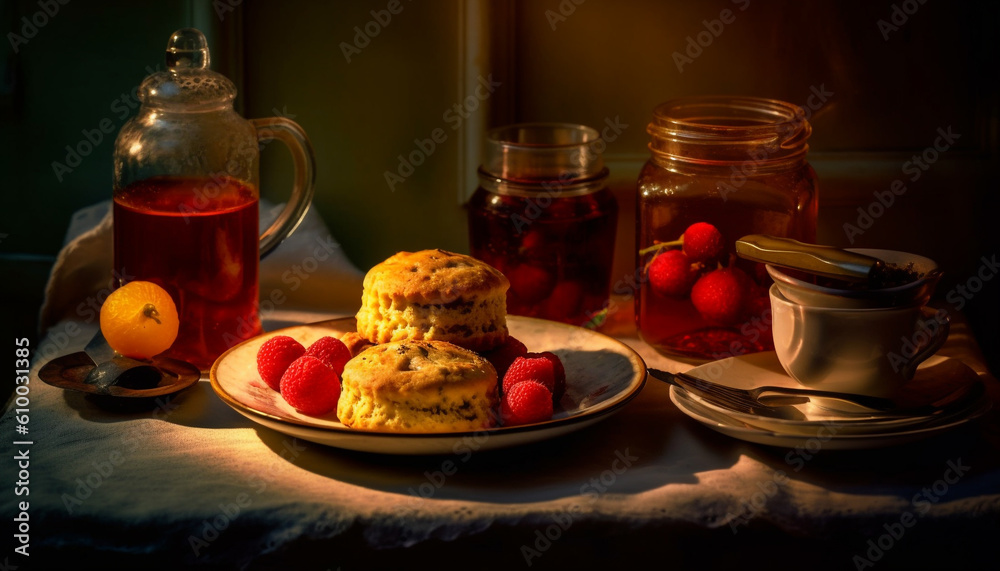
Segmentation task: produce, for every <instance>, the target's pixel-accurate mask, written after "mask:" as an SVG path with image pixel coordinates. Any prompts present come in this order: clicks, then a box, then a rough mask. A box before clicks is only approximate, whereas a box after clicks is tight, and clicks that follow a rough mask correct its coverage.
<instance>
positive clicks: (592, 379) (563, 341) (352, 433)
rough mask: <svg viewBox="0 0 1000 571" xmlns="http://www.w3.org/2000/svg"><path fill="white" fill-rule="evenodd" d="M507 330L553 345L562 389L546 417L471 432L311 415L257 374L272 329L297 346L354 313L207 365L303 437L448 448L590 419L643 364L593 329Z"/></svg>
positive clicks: (235, 399)
mask: <svg viewBox="0 0 1000 571" xmlns="http://www.w3.org/2000/svg"><path fill="white" fill-rule="evenodd" d="M507 326H508V328H509V329H510V334H511V335H513V336H514V337H516V338H517V339H519V340H521V342H523V343H524V344H525V346H527V347H528V350H529V351H532V352H541V351H552V352H553V353H555V354H557V355H559V358H560V359H561V360H562V362H563V365H564V367H565V368H566V385H567V386H566V394H565V395H564V396H563V399H562V401H561V402H560V403H559V405H558V406H557V407H556V411H555V413H554V414H553V418H552V420H549V421H545V422H540V423H536V424H530V425H523V426H510V427H500V428H491V429H484V430H481V431H476V432H453V433H433V434H397V433H386V432H371V431H362V430H354V429H351V428H348V427H347V426H344V425H343V424H342V423H340V422H339V421H338V420H337V415H336V411H334V412H331V413H330V414H328V415H326V416H322V417H313V416H308V415H304V414H301V413H299V412H297V411H295V410H294V409H293V408H292V407H291V406H289V405H288V403H286V402H285V400H284V399H283V398H281V395H280V394H278V393H277V392H276V391H273V390H271V389H270V388H269V387H268V386H267V385H266V384H265V383H264V382H263V381H262V380H261V379H260V375H258V373H257V350H258V349H259V348H260V346H261V345H262V344H263V343H264V342H265V341H267V340H268V339H269V338H271V337H273V336H275V335H288V336H291V337H293V338H295V339H297V340H298V341H299V342H301V343H302V344H303V345H306V346H308V345H309V344H310V343H312V342H313V341H315V340H317V339H319V338H320V337H323V336H325V335H331V336H335V337H340V336H341V335H343V334H344V333H346V332H348V331H354V329H355V322H354V318H344V319H335V320H332V321H324V322H320V323H313V324H308V325H297V326H293V327H287V328H285V329H279V330H277V331H272V332H270V333H265V334H264V335H260V336H258V337H254V338H253V339H250V340H247V341H245V342H244V343H241V344H240V345H237V346H235V347H233V348H232V349H230V350H229V351H227V352H226V353H224V354H223V355H222V356H221V357H219V359H218V360H217V361H216V362H215V364H214V365H213V366H212V370H211V372H210V377H211V380H212V388H213V389H214V390H215V392H216V394H218V395H219V397H221V398H222V400H223V401H225V403H226V404H228V405H229V406H231V407H233V409H235V410H236V411H237V412H239V413H240V414H242V415H243V416H246V417H247V418H249V419H250V420H252V421H254V422H256V423H258V424H260V425H262V426H266V427H268V428H271V429H273V430H276V431H278V432H282V433H284V434H288V435H290V436H294V437H296V438H302V439H304V440H308V441H310V442H316V443H319V444H325V445H328V446H335V447H338V448H346V449H350V450H359V451H363V452H376V453H382V454H450V453H454V452H458V451H461V450H463V449H465V447H469V446H474V447H475V449H477V450H484V449H492V448H503V447H508V446H516V445H520V444H527V443H529V442H536V441H540V440H545V439H548V438H553V437H556V436H560V435H563V434H566V433H569V432H573V431H575V430H579V429H581V428H583V427H585V426H588V425H591V424H593V423H595V422H597V421H599V420H601V419H602V418H604V417H605V416H607V415H609V414H611V413H613V412H615V411H617V410H619V409H620V408H621V407H622V406H624V405H625V403H627V402H628V401H629V400H631V399H632V398H633V397H635V396H636V395H637V394H639V391H640V390H641V389H642V386H643V384H644V383H645V382H646V365H645V363H644V362H643V361H642V358H641V357H640V356H639V355H638V354H637V353H636V352H635V351H633V350H632V349H631V348H629V347H628V346H627V345H625V344H624V343H621V342H620V341H617V340H615V339H612V338H611V337H608V336H606V335H602V334H600V333H597V332H594V331H591V330H588V329H582V328H580V327H573V326H570V325H565V324H562V323H556V322H552V321H545V320H541V319H533V318H529V317H518V316H508V318H507Z"/></svg>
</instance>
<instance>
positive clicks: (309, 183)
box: [250, 117, 316, 259]
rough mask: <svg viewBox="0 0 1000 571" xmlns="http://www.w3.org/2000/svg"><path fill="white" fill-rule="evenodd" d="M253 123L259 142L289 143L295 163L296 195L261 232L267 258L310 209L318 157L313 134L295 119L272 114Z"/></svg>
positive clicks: (262, 254) (261, 240)
mask: <svg viewBox="0 0 1000 571" xmlns="http://www.w3.org/2000/svg"><path fill="white" fill-rule="evenodd" d="M250 123H251V124H253V126H254V128H256V129H257V140H258V141H261V142H262V141H268V140H271V139H277V140H279V141H281V142H283V143H285V145H287V146H288V150H289V151H291V153H292V160H293V161H294V163H295V183H294V184H293V185H292V196H291V197H290V198H289V199H288V204H287V205H285V209H284V210H282V211H281V214H279V215H278V218H277V220H275V221H274V223H273V224H271V226H269V227H268V229H267V230H264V233H263V234H261V235H260V257H261V259H263V258H264V256H266V255H268V254H270V253H271V252H272V251H273V250H274V249H275V248H277V247H278V244H280V243H281V241H282V240H284V239H285V238H287V237H288V235H289V234H291V233H292V232H293V231H294V230H295V229H296V228H298V226H299V224H300V223H301V222H302V219H303V218H305V216H306V212H308V211H309V205H310V204H311V203H312V198H313V192H314V186H315V183H316V157H315V155H314V154H313V148H312V144H311V143H310V142H309V137H307V136H306V132H305V131H303V130H302V127H299V124H298V123H296V122H295V121H292V120H291V119H286V118H284V117H268V118H266V119H251V120H250Z"/></svg>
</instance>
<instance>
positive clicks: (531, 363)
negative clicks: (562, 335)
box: [503, 353, 556, 393]
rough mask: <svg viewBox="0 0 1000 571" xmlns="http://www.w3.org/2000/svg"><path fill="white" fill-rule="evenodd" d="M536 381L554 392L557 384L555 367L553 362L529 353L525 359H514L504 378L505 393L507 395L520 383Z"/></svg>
mask: <svg viewBox="0 0 1000 571" xmlns="http://www.w3.org/2000/svg"><path fill="white" fill-rule="evenodd" d="M526 381H535V382H537V383H541V384H542V385H544V386H545V388H547V389H549V392H554V390H555V384H556V373H555V367H554V366H553V364H552V361H550V360H549V359H547V358H546V357H542V356H540V355H538V354H537V353H528V354H527V355H526V356H524V357H518V358H517V359H514V362H513V363H511V364H510V368H508V369H507V374H506V375H504V376H503V392H504V393H506V392H507V391H508V390H509V389H510V388H511V387H513V386H514V385H516V384H518V383H523V382H526Z"/></svg>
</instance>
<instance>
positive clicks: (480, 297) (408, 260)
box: [357, 250, 510, 351]
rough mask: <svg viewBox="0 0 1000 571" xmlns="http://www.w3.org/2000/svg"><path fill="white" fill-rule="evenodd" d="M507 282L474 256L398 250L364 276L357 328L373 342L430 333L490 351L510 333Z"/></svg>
mask: <svg viewBox="0 0 1000 571" xmlns="http://www.w3.org/2000/svg"><path fill="white" fill-rule="evenodd" d="M509 287H510V282H508V281H507V278H506V277H505V276H504V275H503V274H502V273H500V271H499V270H497V269H496V268H494V267H492V266H490V265H489V264H486V263H484V262H481V261H479V260H477V259H475V258H472V257H470V256H463V255H462V254H455V253H452V252H446V251H444V250H423V251H420V252H399V253H398V254H396V255H394V256H392V257H390V258H389V259H387V260H386V261H384V262H382V263H381V264H378V265H376V266H375V267H373V268H372V269H371V270H369V272H368V274H367V275H366V276H365V281H364V291H363V293H362V294H361V309H360V310H359V311H358V314H357V321H358V333H359V334H361V336H363V337H365V338H366V339H368V340H369V341H371V342H372V343H387V342H389V341H400V340H403V339H428V340H437V341H448V342H451V343H454V344H456V345H459V346H461V347H465V348H466V349H470V350H472V351H489V350H490V349H492V348H494V347H496V346H497V345H500V344H501V343H503V342H504V340H506V339H507V289H508V288H509Z"/></svg>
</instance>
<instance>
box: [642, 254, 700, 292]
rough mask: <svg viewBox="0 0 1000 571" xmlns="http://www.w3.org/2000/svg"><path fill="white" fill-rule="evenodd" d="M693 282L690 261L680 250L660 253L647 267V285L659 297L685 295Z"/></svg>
mask: <svg viewBox="0 0 1000 571" xmlns="http://www.w3.org/2000/svg"><path fill="white" fill-rule="evenodd" d="M693 281H694V272H692V271H691V260H690V259H689V258H688V257H687V255H686V254H685V253H684V252H682V251H680V250H667V251H666V252H660V253H659V254H657V255H656V257H655V258H653V263H652V264H650V265H649V284H650V285H651V286H652V287H653V291H655V292H656V293H658V294H660V295H666V296H682V295H687V292H688V290H690V289H691V282H693Z"/></svg>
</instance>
